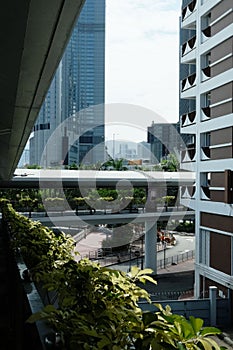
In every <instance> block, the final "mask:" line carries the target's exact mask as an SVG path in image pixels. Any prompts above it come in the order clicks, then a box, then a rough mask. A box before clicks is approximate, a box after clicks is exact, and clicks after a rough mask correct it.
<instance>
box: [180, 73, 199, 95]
mask: <svg viewBox="0 0 233 350" xmlns="http://www.w3.org/2000/svg"><path fill="white" fill-rule="evenodd" d="M195 85H196V73H193V74H191V75H189V76H188V77H186V78H185V79H183V80H182V81H181V91H185V90H187V89H189V88H191V87H193V86H195Z"/></svg>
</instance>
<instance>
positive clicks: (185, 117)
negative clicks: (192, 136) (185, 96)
mask: <svg viewBox="0 0 233 350" xmlns="http://www.w3.org/2000/svg"><path fill="white" fill-rule="evenodd" d="M195 122H196V111H192V112H189V113H186V114H182V116H181V126H182V127H184V126H187V125H191V124H194V123H195Z"/></svg>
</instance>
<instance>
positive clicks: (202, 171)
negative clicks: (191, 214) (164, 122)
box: [180, 0, 233, 300]
mask: <svg viewBox="0 0 233 350" xmlns="http://www.w3.org/2000/svg"><path fill="white" fill-rule="evenodd" d="M232 8H233V2H232V0H222V1H220V0H211V1H209V0H199V1H197V0H193V1H191V2H190V0H188V1H184V0H183V4H182V19H181V33H182V38H183V41H182V40H181V44H182V48H181V70H182V74H183V76H182V79H181V82H180V90H181V94H180V97H181V107H182V108H184V105H185V106H186V108H187V109H186V110H185V111H184V112H183V114H182V115H181V121H180V122H181V130H182V132H184V133H189V134H191V135H192V142H190V144H189V145H188V147H187V149H186V150H185V151H184V152H183V155H182V162H183V163H182V168H183V169H186V170H189V169H191V170H195V171H196V183H195V185H194V187H193V188H192V189H191V188H184V189H183V193H182V201H183V203H184V204H185V203H189V206H190V207H191V208H193V209H195V210H196V265H195V293H196V296H197V297H207V296H208V287H209V286H210V285H215V286H216V287H217V288H218V296H219V297H222V298H225V297H230V298H231V300H232V297H233V259H232V257H233V207H232V205H233V176H232V175H233V53H232V47H233V11H232ZM185 35H186V40H184V38H185ZM184 70H186V75H185V74H184V73H185V72H184Z"/></svg>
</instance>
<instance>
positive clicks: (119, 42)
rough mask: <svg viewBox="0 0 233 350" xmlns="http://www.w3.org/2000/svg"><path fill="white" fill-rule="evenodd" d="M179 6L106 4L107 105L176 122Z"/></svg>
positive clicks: (118, 0) (146, 1)
mask: <svg viewBox="0 0 233 350" xmlns="http://www.w3.org/2000/svg"><path fill="white" fill-rule="evenodd" d="M180 7H181V0H106V103H130V104H136V105H139V106H141V107H145V108H149V109H151V110H153V111H154V112H156V113H158V114H159V115H161V116H162V117H163V118H164V119H165V120H166V121H168V122H176V121H177V120H178V117H179V116H178V97H179V91H178V90H179V79H178V76H179V35H178V34H179V16H180ZM150 123H151V120H150V119H149V117H148V120H146V119H145V120H144V125H145V127H147V126H148V125H150ZM146 124H147V125H146ZM112 132H113V131H110V132H109V133H108V131H107V137H108V134H109V135H111V134H112ZM119 134H120V132H119ZM119 138H120V136H119ZM143 138H144V139H145V137H143Z"/></svg>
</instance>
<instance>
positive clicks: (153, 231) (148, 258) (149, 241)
mask: <svg viewBox="0 0 233 350" xmlns="http://www.w3.org/2000/svg"><path fill="white" fill-rule="evenodd" d="M145 231H146V233H145V268H150V269H152V270H153V271H154V272H153V274H154V275H156V274H157V222H154V221H146V222H145Z"/></svg>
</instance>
